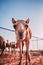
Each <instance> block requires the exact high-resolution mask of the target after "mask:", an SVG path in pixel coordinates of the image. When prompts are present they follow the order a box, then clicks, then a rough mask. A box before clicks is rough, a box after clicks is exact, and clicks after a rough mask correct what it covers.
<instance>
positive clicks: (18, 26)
mask: <svg viewBox="0 0 43 65" xmlns="http://www.w3.org/2000/svg"><path fill="white" fill-rule="evenodd" d="M28 21H29V20H26V21H24V20H17V21H15V20H14V18H12V23H13V27H14V29H15V33H16V38H17V39H18V40H23V39H25V37H26V30H27V27H28V25H27V24H28Z"/></svg>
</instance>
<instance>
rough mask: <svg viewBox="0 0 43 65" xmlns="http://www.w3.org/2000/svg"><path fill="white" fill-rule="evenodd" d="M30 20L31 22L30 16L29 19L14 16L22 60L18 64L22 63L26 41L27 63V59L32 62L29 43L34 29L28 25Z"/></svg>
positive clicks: (14, 25)
mask: <svg viewBox="0 0 43 65" xmlns="http://www.w3.org/2000/svg"><path fill="white" fill-rule="evenodd" d="M29 22H30V20H29V18H28V19H27V20H15V19H14V18H12V23H13V27H14V29H15V34H16V39H17V46H18V47H19V49H20V62H19V64H18V65H21V59H22V52H23V45H24V42H25V45H26V65H27V59H28V60H29V64H31V63H30V60H31V58H30V53H29V45H30V39H31V37H32V31H31V29H30V28H29V27H28V24H29ZM21 45H22V49H21Z"/></svg>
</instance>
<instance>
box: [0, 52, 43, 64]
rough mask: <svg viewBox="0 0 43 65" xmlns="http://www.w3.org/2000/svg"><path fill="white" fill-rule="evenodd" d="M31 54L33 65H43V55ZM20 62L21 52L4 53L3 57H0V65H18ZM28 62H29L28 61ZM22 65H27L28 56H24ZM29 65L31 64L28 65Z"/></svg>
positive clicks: (38, 53)
mask: <svg viewBox="0 0 43 65" xmlns="http://www.w3.org/2000/svg"><path fill="white" fill-rule="evenodd" d="M30 53H31V64H32V65H43V53H40V52H36V51H34V52H32V51H31V52H30ZM19 61H20V53H19V52H15V53H14V52H4V53H3V55H2V56H0V65H18V63H19ZM27 62H28V61H27ZM21 65H26V55H25V53H23V54H22V61H21ZM28 65H29V63H28Z"/></svg>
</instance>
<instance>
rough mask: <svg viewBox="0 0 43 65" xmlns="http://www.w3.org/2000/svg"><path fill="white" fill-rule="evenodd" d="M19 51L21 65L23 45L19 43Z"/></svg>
mask: <svg viewBox="0 0 43 65" xmlns="http://www.w3.org/2000/svg"><path fill="white" fill-rule="evenodd" d="M19 49H20V62H19V64H18V65H21V59H22V49H21V43H19Z"/></svg>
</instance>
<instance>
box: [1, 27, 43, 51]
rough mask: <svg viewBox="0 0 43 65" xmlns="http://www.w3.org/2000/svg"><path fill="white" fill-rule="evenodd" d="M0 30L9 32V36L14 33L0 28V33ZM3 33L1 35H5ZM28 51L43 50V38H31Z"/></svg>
mask: <svg viewBox="0 0 43 65" xmlns="http://www.w3.org/2000/svg"><path fill="white" fill-rule="evenodd" d="M1 30H5V31H9V32H10V34H11V32H14V30H11V29H8V28H4V27H0V31H1ZM5 31H4V32H3V33H5ZM12 34H13V33H12ZM13 35H14V34H13ZM7 36H8V35H7ZM12 37H13V36H12ZM30 49H31V50H43V38H39V37H36V36H32V39H31V41H30Z"/></svg>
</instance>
